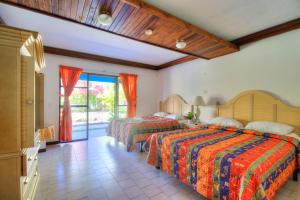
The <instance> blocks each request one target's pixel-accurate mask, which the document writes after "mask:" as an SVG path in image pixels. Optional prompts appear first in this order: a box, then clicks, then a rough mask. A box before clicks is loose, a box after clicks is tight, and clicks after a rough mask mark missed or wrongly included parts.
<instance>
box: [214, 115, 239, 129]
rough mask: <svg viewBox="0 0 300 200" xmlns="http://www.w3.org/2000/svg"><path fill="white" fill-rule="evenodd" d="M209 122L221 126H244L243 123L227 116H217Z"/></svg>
mask: <svg viewBox="0 0 300 200" xmlns="http://www.w3.org/2000/svg"><path fill="white" fill-rule="evenodd" d="M209 124H215V125H219V126H228V127H234V128H243V124H242V123H241V122H239V121H237V120H235V119H232V118H226V117H216V118H214V119H212V120H210V122H209Z"/></svg>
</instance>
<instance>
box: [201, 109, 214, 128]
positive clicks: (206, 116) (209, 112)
mask: <svg viewBox="0 0 300 200" xmlns="http://www.w3.org/2000/svg"><path fill="white" fill-rule="evenodd" d="M199 108H200V116H199V121H200V122H201V123H205V124H208V123H209V122H210V121H211V120H212V119H213V118H215V117H216V116H217V107H216V106H199Z"/></svg>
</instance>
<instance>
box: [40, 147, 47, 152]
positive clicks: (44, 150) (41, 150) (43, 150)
mask: <svg viewBox="0 0 300 200" xmlns="http://www.w3.org/2000/svg"><path fill="white" fill-rule="evenodd" d="M46 151H47V149H46V148H45V149H39V153H43V152H46Z"/></svg>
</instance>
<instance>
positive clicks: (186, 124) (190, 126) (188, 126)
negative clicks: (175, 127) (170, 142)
mask: <svg viewBox="0 0 300 200" xmlns="http://www.w3.org/2000/svg"><path fill="white" fill-rule="evenodd" d="M180 123H181V124H183V125H184V128H195V127H197V126H198V125H200V124H201V123H193V122H189V120H180Z"/></svg>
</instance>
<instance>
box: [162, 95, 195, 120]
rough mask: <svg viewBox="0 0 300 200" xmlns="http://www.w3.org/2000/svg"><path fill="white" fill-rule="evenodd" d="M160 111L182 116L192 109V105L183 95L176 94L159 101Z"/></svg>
mask: <svg viewBox="0 0 300 200" xmlns="http://www.w3.org/2000/svg"><path fill="white" fill-rule="evenodd" d="M159 111H160V112H166V113H173V114H177V115H180V116H182V115H186V114H187V113H188V112H191V111H192V105H189V104H188V103H187V102H186V101H185V100H184V99H183V98H182V97H181V96H179V95H176V94H174V95H171V96H169V97H168V98H167V99H166V100H164V101H160V102H159Z"/></svg>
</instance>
